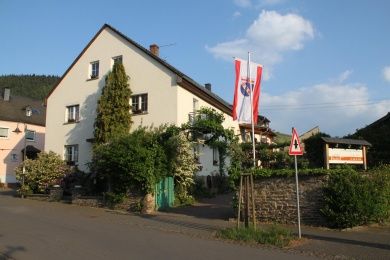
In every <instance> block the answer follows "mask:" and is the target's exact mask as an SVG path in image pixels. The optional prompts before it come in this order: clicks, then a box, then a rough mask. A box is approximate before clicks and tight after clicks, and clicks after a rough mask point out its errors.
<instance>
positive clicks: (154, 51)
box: [149, 43, 160, 57]
mask: <svg viewBox="0 0 390 260" xmlns="http://www.w3.org/2000/svg"><path fill="white" fill-rule="evenodd" d="M149 49H150V52H151V53H152V54H153V55H156V56H157V57H158V56H159V55H160V47H158V45H157V44H155V43H153V44H152V45H150V46H149Z"/></svg>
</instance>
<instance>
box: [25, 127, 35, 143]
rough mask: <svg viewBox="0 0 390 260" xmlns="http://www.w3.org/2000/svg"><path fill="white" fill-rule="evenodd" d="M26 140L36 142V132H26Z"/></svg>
mask: <svg viewBox="0 0 390 260" xmlns="http://www.w3.org/2000/svg"><path fill="white" fill-rule="evenodd" d="M26 140H27V141H35V131H32V130H26Z"/></svg>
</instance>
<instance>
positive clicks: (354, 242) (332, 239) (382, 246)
mask: <svg viewBox="0 0 390 260" xmlns="http://www.w3.org/2000/svg"><path fill="white" fill-rule="evenodd" d="M304 236H305V237H306V238H309V239H313V240H321V241H328V242H335V243H343V244H350V245H358V246H364V247H372V248H378V249H385V250H390V245H389V244H380V243H373V242H365V241H357V240H352V239H345V238H337V237H327V236H320V235H310V234H309V235H304Z"/></svg>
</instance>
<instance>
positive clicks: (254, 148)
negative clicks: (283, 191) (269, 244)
mask: <svg viewBox="0 0 390 260" xmlns="http://www.w3.org/2000/svg"><path fill="white" fill-rule="evenodd" d="M248 80H249V86H250V90H251V91H250V98H251V123H252V146H253V169H255V168H256V147H255V120H254V118H253V116H254V115H253V110H254V109H253V91H254V89H255V84H256V82H253V88H252V84H251V55H250V52H249V51H248ZM256 116H257V115H256ZM250 183H251V197H252V220H253V228H254V229H256V209H255V197H254V189H253V188H254V187H253V186H254V185H253V173H251V175H250ZM248 188H249V187H248ZM248 195H249V192H248ZM247 199H248V201H249V196H248V198H247Z"/></svg>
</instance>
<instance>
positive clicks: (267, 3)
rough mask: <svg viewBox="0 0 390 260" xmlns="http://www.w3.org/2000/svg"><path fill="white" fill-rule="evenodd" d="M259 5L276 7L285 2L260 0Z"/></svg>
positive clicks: (282, 0)
mask: <svg viewBox="0 0 390 260" xmlns="http://www.w3.org/2000/svg"><path fill="white" fill-rule="evenodd" d="M259 2H260V5H262V6H265V5H277V4H281V3H283V2H285V0H260V1H259Z"/></svg>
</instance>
